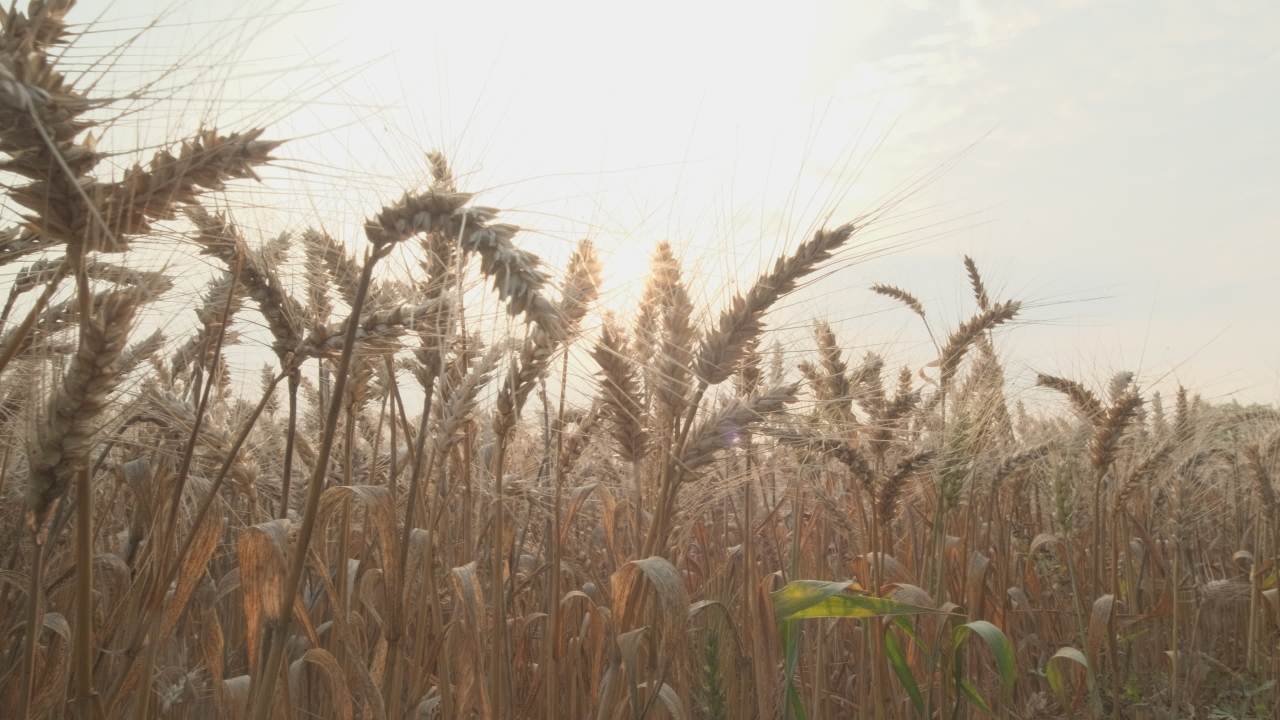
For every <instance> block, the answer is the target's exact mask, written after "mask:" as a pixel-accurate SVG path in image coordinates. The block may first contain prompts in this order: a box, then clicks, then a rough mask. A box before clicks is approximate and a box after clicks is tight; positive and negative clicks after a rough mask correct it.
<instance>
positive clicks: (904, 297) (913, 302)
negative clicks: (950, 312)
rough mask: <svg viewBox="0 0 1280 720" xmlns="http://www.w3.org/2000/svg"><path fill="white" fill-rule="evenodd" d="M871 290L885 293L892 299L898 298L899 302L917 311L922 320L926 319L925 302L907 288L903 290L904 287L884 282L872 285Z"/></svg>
mask: <svg viewBox="0 0 1280 720" xmlns="http://www.w3.org/2000/svg"><path fill="white" fill-rule="evenodd" d="M871 292H873V293H875V294H877V295H883V296H885V297H887V298H890V299H892V300H897V301H898V302H900V303H902V304H903V305H904V306H905V307H906V308H907V309H908V310H910V311H911V312H913V313H915V314H916V315H919V316H920V319H921V320H924V319H925V316H924V304H923V303H921V302H920V301H919V300H918V299H916V296H915V295H912V294H911V293H909V292H907V291H906V290H903V289H902V288H900V287H896V286H894V285H885V284H883V283H876V284H875V285H872V286H871Z"/></svg>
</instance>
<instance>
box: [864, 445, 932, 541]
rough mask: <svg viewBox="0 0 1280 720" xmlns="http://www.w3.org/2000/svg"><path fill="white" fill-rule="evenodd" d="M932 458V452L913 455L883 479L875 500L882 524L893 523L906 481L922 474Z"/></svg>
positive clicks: (926, 451)
mask: <svg viewBox="0 0 1280 720" xmlns="http://www.w3.org/2000/svg"><path fill="white" fill-rule="evenodd" d="M934 456H935V453H934V452H933V451H932V450H925V451H922V452H918V453H915V454H914V455H912V456H911V457H909V458H907V459H906V460H904V461H902V463H901V464H900V465H898V468H897V469H896V470H894V471H893V473H892V474H890V475H889V476H888V477H887V478H885V480H884V483H882V484H881V486H880V495H879V497H878V498H877V499H876V502H877V503H878V506H879V507H878V509H879V512H880V517H881V518H883V522H885V523H891V522H893V519H894V517H896V516H897V514H898V501H899V499H900V498H901V497H902V495H903V492H904V491H905V489H906V485H907V481H909V480H910V479H911V478H912V477H914V476H915V475H918V474H920V473H922V472H924V470H925V469H926V468H927V467H928V465H929V463H930V462H932V461H933V458H934Z"/></svg>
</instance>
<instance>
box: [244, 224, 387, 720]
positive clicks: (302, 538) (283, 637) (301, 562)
mask: <svg viewBox="0 0 1280 720" xmlns="http://www.w3.org/2000/svg"><path fill="white" fill-rule="evenodd" d="M386 249H389V246H387V247H386ZM384 254H385V251H384V248H378V249H377V250H375V251H374V252H370V253H368V254H366V256H365V262H364V267H363V269H362V270H361V273H360V284H359V286H358V287H357V289H356V297H355V302H354V303H352V307H351V317H350V319H349V321H348V322H347V328H346V337H345V340H344V344H343V348H342V356H341V358H340V360H339V361H338V372H337V377H336V378H335V380H334V387H333V395H334V397H342V394H343V392H345V390H346V387H347V377H348V376H349V375H350V373H351V358H352V355H353V354H354V352H355V346H356V335H357V333H358V332H359V330H360V322H359V321H360V313H361V311H362V310H363V309H364V301H365V298H366V297H368V295H369V283H370V281H371V280H372V278H373V267H374V265H376V264H377V261H378V260H379V259H380V258H381V257H382V255H384ZM340 411H341V407H340V404H339V403H337V402H330V403H329V407H328V413H327V416H326V418H325V425H324V435H323V436H321V438H320V448H319V450H318V451H317V453H316V466H315V467H314V468H312V472H311V481H310V483H309V486H308V488H307V504H306V507H305V511H304V513H303V516H302V527H301V528H300V529H299V530H298V540H297V542H298V546H297V548H296V549H295V550H294V552H293V553H292V562H291V563H290V567H289V574H288V576H287V579H286V580H285V584H284V594H283V597H284V598H285V600H284V602H285V605H286V607H288V606H291V605H292V602H293V598H294V597H295V596H296V595H297V594H298V587H299V586H300V585H301V584H302V573H303V570H304V569H305V568H306V557H307V556H306V553H307V548H308V547H310V545H311V535H312V533H313V532H315V526H316V514H317V511H318V510H319V508H320V494H321V493H322V492H323V491H324V479H325V470H326V468H327V467H328V466H329V455H330V454H331V453H332V452H333V441H334V437H335V436H336V435H337V429H338V416H339V414H340ZM292 621H293V614H292V613H286V614H285V617H284V619H283V621H282V622H281V623H280V630H281V632H278V633H273V635H272V638H271V642H270V646H271V650H270V652H269V653H268V654H267V662H266V665H265V666H264V668H263V672H264V673H265V674H264V675H263V677H262V679H261V683H256V684H258V685H260V687H257V688H253V689H251V690H250V695H251V696H252V697H251V703H250V707H251V708H252V714H251V715H250V717H252V718H253V719H254V720H266V718H267V714H268V713H269V712H270V708H271V700H272V697H273V695H274V690H275V683H276V676H277V675H278V674H279V673H278V672H277V668H279V666H280V660H281V657H282V656H283V654H284V646H285V644H286V643H287V640H288V637H287V632H286V631H287V630H288V628H289V625H290V624H291V623H292Z"/></svg>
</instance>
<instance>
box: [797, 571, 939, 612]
mask: <svg viewBox="0 0 1280 720" xmlns="http://www.w3.org/2000/svg"><path fill="white" fill-rule="evenodd" d="M771 596H772V598H773V610H774V613H775V615H776V617H777V620H778V622H787V621H790V620H805V619H809V618H854V619H857V620H863V619H866V618H873V617H895V616H899V615H919V614H922V613H937V612H939V611H938V610H936V609H934V608H924V607H917V606H915V605H908V604H906V603H900V602H897V601H895V600H890V599H888V598H882V597H876V596H874V595H867V594H865V593H862V592H861V588H859V587H858V585H857V584H856V583H854V582H851V581H839V582H829V581H824V580H793V581H791V582H789V583H787V584H786V585H785V586H784V587H782V588H781V589H779V590H775V591H774V592H773V593H771Z"/></svg>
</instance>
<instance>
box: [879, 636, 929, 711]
mask: <svg viewBox="0 0 1280 720" xmlns="http://www.w3.org/2000/svg"><path fill="white" fill-rule="evenodd" d="M884 652H885V655H887V656H888V658H889V665H890V666H891V667H893V672H894V673H895V674H896V675H897V676H898V682H900V683H902V687H903V688H905V689H906V691H907V695H908V696H910V697H911V704H912V705H914V706H915V708H916V713H917V714H919V715H924V698H923V697H921V695H920V686H919V685H918V684H917V683H916V676H915V675H914V674H912V672H911V666H910V665H908V664H907V656H906V654H905V653H903V652H902V645H901V644H899V643H898V636H897V635H895V634H894V633H893V631H891V630H886V631H885V633H884Z"/></svg>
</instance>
